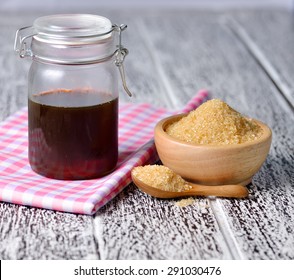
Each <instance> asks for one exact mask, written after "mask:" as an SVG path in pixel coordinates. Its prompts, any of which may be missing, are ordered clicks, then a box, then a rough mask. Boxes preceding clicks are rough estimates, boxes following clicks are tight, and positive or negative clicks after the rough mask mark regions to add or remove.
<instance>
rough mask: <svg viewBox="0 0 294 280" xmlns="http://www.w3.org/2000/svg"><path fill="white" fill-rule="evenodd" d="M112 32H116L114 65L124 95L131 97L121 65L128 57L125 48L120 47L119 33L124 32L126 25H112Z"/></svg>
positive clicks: (120, 38)
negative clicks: (117, 39) (116, 68)
mask: <svg viewBox="0 0 294 280" xmlns="http://www.w3.org/2000/svg"><path fill="white" fill-rule="evenodd" d="M113 28H114V30H116V31H118V36H119V37H118V38H119V41H118V46H117V47H118V49H117V50H116V52H115V56H116V58H115V65H116V66H117V67H118V70H119V73H120V76H121V80H122V84H123V88H124V90H125V91H126V93H127V94H128V95H129V96H130V97H131V96H132V93H131V92H130V90H129V89H128V86H127V83H126V75H125V68H124V65H123V62H124V59H125V57H126V56H127V55H128V53H129V51H128V49H127V48H124V47H123V45H122V43H121V42H122V36H121V33H122V31H124V30H125V29H126V28H127V25H125V24H121V25H120V26H118V25H114V26H113Z"/></svg>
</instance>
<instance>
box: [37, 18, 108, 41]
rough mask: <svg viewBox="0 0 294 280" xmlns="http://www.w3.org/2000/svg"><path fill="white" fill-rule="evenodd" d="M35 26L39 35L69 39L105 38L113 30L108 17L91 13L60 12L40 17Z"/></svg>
mask: <svg viewBox="0 0 294 280" xmlns="http://www.w3.org/2000/svg"><path fill="white" fill-rule="evenodd" d="M33 28H34V30H35V32H36V34H37V36H38V37H41V38H48V39H49V38H55V39H67V38H68V39H69V38H71V39H72V38H80V39H83V38H84V39H86V38H89V37H95V38H96V40H97V39H98V38H99V39H102V37H103V38H104V39H105V37H107V35H109V36H110V33H111V32H112V31H113V27H112V24H111V22H110V20H109V19H108V18H105V17H103V16H98V15H90V14H58V15H50V16H44V17H39V18H37V19H36V20H35V21H34V24H33Z"/></svg>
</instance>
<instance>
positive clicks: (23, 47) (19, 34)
mask: <svg viewBox="0 0 294 280" xmlns="http://www.w3.org/2000/svg"><path fill="white" fill-rule="evenodd" d="M126 28H127V25H126V24H121V25H119V26H118V25H117V24H113V25H112V30H111V31H116V32H118V40H119V41H118V45H117V46H116V47H117V49H116V50H115V51H114V53H113V54H112V55H110V56H107V57H103V58H99V59H96V60H91V61H84V62H80V61H79V62H77V63H74V62H71V63H66V61H62V60H60V61H53V60H52V61H51V62H53V63H58V64H71V65H83V64H92V63H100V62H104V61H107V60H109V59H111V58H112V57H115V65H116V66H117V67H118V70H119V73H120V76H121V80H122V85H123V88H124V90H125V92H126V93H127V94H128V95H129V96H130V97H131V96H132V93H131V92H130V90H129V89H128V86H127V83H126V75H125V69H124V65H123V62H124V60H125V57H126V56H127V55H128V53H129V51H128V49H127V48H125V47H124V46H123V45H122V32H123V31H124V30H125V29H126ZM36 35H38V33H35V32H34V27H33V26H26V27H22V28H20V29H18V30H17V31H16V34H15V40H14V51H15V52H17V53H18V54H19V57H20V58H25V57H35V58H37V59H38V58H39V57H38V56H37V55H35V54H34V53H33V52H32V50H31V48H30V45H29V46H28V42H27V40H29V39H31V38H32V37H33V36H36ZM98 36H99V35H98ZM39 59H40V60H43V59H42V58H39ZM49 62H50V60H49Z"/></svg>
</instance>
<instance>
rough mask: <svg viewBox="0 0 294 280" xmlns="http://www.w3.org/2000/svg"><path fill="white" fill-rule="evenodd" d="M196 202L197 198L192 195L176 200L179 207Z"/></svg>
mask: <svg viewBox="0 0 294 280" xmlns="http://www.w3.org/2000/svg"><path fill="white" fill-rule="evenodd" d="M194 202H195V199H194V198H192V197H189V198H184V199H181V200H179V201H177V202H175V205H176V206H179V207H186V206H190V205H192V204H193V203H194Z"/></svg>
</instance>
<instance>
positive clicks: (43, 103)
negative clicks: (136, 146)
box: [14, 14, 131, 180]
mask: <svg viewBox="0 0 294 280" xmlns="http://www.w3.org/2000/svg"><path fill="white" fill-rule="evenodd" d="M125 28H126V26H125V25H120V26H118V25H113V24H112V23H111V22H110V20H109V19H107V18H105V17H101V16H97V15H87V14H68V15H51V16H45V17H40V18H38V19H36V20H35V21H34V24H33V26H31V27H24V28H21V29H19V30H18V31H17V33H16V39H15V46H14V48H15V50H16V51H17V52H18V53H19V55H20V57H21V58H24V57H30V58H32V65H31V68H30V71H29V84H28V120H29V133H28V135H29V162H30V165H31V167H32V169H33V170H34V171H35V172H37V173H38V174H41V175H43V176H46V177H49V178H54V179H67V180H78V179H89V178H97V177H101V176H104V175H106V174H108V173H110V172H111V171H112V170H113V169H114V168H115V166H116V164H117V158H118V71H117V69H116V68H117V67H118V68H119V70H120V71H119V72H120V74H121V78H122V81H123V85H124V88H125V90H126V91H127V93H128V94H129V95H131V94H130V92H129V90H128V89H127V86H126V83H125V77H124V69H123V60H124V57H125V55H126V54H127V53H128V51H127V49H125V48H124V47H123V46H122V44H121V32H122V31H123V30H124V29H125Z"/></svg>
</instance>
